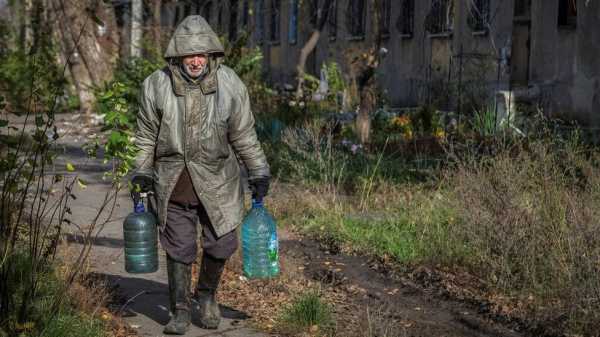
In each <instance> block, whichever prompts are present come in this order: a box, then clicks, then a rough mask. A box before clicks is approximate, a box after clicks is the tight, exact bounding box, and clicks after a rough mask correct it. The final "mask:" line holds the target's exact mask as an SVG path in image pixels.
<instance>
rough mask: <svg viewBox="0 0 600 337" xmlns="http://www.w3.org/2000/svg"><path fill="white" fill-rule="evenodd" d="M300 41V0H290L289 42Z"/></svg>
mask: <svg viewBox="0 0 600 337" xmlns="http://www.w3.org/2000/svg"><path fill="white" fill-rule="evenodd" d="M296 42H298V0H290V21H289V28H288V43H289V44H296Z"/></svg>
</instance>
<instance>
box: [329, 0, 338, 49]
mask: <svg viewBox="0 0 600 337" xmlns="http://www.w3.org/2000/svg"><path fill="white" fill-rule="evenodd" d="M328 15H329V17H328V18H327V21H328V24H329V28H328V29H329V40H331V41H335V39H336V37H337V0H333V1H331V8H329V14H328Z"/></svg>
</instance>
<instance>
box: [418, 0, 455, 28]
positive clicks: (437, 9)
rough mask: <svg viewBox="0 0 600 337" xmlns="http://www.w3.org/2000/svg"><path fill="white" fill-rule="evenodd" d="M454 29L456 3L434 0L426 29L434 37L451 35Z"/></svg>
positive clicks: (426, 21)
mask: <svg viewBox="0 0 600 337" xmlns="http://www.w3.org/2000/svg"><path fill="white" fill-rule="evenodd" d="M453 27H454V1H453V0H432V2H431V10H430V11H429V14H427V17H426V18H425V28H426V29H427V31H428V32H429V33H430V34H432V35H449V34H451V33H452V29H453Z"/></svg>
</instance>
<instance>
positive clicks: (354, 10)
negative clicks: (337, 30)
mask: <svg viewBox="0 0 600 337" xmlns="http://www.w3.org/2000/svg"><path fill="white" fill-rule="evenodd" d="M365 7H366V6H365V0H349V1H348V8H347V10H346V28H347V29H348V33H349V34H350V38H363V37H364V36H365Z"/></svg>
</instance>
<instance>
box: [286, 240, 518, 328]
mask: <svg viewBox="0 0 600 337" xmlns="http://www.w3.org/2000/svg"><path fill="white" fill-rule="evenodd" d="M282 246H283V254H285V255H287V256H292V257H295V258H296V259H297V261H302V262H303V270H304V276H305V277H307V278H310V279H314V280H318V281H319V282H320V283H321V284H322V285H323V286H324V287H325V289H326V291H327V292H330V293H333V296H332V297H333V298H336V299H337V301H339V300H342V301H344V302H345V303H344V304H342V305H339V306H336V307H337V308H338V310H337V315H338V316H339V317H345V319H344V324H343V325H341V326H339V328H338V333H339V335H340V336H368V335H369V334H366V333H365V331H367V330H369V329H370V330H371V331H372V334H371V335H372V336H388V337H392V336H398V337H400V336H406V337H409V336H412V337H429V336H440V337H441V336H447V337H467V336H468V337H499V336H506V337H517V336H521V335H520V334H518V333H516V332H514V331H512V330H510V329H508V328H506V327H503V326H500V325H498V324H495V323H494V322H491V321H488V320H485V319H484V318H482V317H481V316H480V315H479V314H478V313H477V312H476V311H475V310H474V309H473V308H472V307H470V306H468V305H466V304H464V303H460V302H457V301H452V300H449V299H443V298H440V297H439V296H436V295H435V294H433V293H428V292H426V291H424V290H422V289H421V288H420V287H418V286H416V285H414V284H411V282H410V281H408V280H406V279H404V280H403V279H402V278H397V277H391V276H387V275H385V272H384V271H383V270H378V269H379V268H380V267H381V265H380V264H378V263H377V262H374V261H372V260H370V259H369V258H367V257H364V256H350V255H346V254H341V253H339V252H337V251H336V249H331V248H332V247H328V246H325V245H322V244H320V243H318V242H316V241H314V240H311V239H307V238H302V237H300V236H292V237H291V239H289V240H286V241H284V242H283V243H282ZM337 301H336V302H337ZM367 309H368V310H367ZM357 332H358V333H357Z"/></svg>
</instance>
